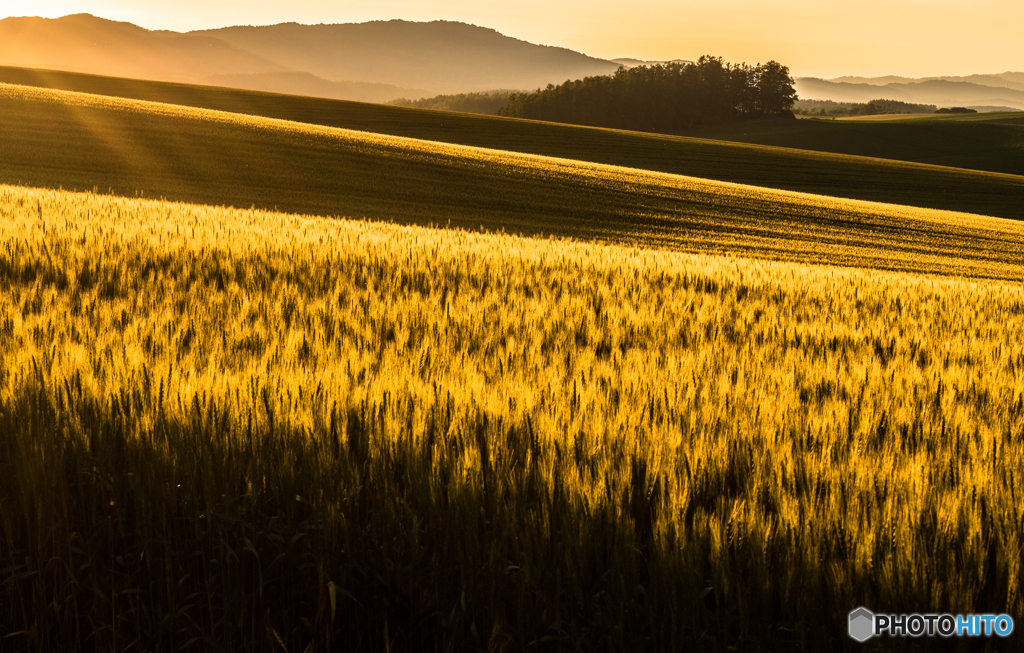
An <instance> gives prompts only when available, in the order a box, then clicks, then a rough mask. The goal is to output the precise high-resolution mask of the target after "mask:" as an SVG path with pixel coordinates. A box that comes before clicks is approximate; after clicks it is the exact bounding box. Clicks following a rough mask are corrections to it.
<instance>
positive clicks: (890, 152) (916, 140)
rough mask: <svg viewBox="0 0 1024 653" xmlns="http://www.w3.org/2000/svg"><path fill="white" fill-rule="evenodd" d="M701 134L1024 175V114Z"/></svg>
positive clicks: (787, 124) (799, 123)
mask: <svg viewBox="0 0 1024 653" xmlns="http://www.w3.org/2000/svg"><path fill="white" fill-rule="evenodd" d="M876 118H880V119H881V118H885V116H876ZM696 134H699V135H701V136H704V137H707V138H716V139H722V140H728V141H736V142H741V143H756V144H759V145H772V146H778V147H793V148H797V149H802V150H814V151H817V152H833V153H836V154H850V155H855V156H869V157H877V158H882V159H895V160H901V161H911V162H915V163H928V164H932V165H940V166H952V167H958V168H971V169H973V170H985V171H988V172H1002V173H1007V174H1013V175H1024V113H991V114H967V115H964V116H961V115H950V116H940V117H934V118H933V117H928V118H917V119H901V120H899V121H895V120H891V121H887V120H878V121H871V122H867V121H864V120H856V119H851V120H835V121H832V120H788V121H763V122H758V123H744V124H734V125H724V126H720V127H712V128H708V129H705V130H702V131H700V132H696Z"/></svg>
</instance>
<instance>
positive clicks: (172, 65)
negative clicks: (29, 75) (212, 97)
mask: <svg viewBox="0 0 1024 653" xmlns="http://www.w3.org/2000/svg"><path fill="white" fill-rule="evenodd" d="M0 64H4V65H9V66H24V67H26V68H47V69H52V70H68V71H73V72H84V73H94V74H98V75H111V76H115V77H135V78H143V79H159V80H164V81H175V82H200V81H201V80H202V79H203V78H204V77H206V76H207V75H211V74H252V73H264V72H278V71H283V70H285V68H284V67H283V66H281V65H279V64H276V63H272V62H271V61H268V60H267V59H265V58H263V57H260V56H258V55H255V54H252V53H250V52H246V51H244V50H241V49H239V48H236V47H234V46H232V45H229V44H227V43H225V42H224V41H222V40H220V39H217V38H213V37H210V36H206V35H203V34H180V33H177V32H164V31H159V32H157V31H150V30H147V29H143V28H142V27H138V26H137V25H133V24H131V23H122V22H116V21H112V20H106V19H103V18H96V17H95V16H90V15H89V14H75V15H73V16H64V17H63V18H54V19H49V18H34V17H27V18H5V19H3V20H0Z"/></svg>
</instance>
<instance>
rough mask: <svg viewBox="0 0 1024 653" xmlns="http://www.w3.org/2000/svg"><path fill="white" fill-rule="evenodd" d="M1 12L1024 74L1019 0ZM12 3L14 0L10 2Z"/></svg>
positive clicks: (842, 68) (833, 67) (379, 3)
mask: <svg viewBox="0 0 1024 653" xmlns="http://www.w3.org/2000/svg"><path fill="white" fill-rule="evenodd" d="M0 4H2V5H7V6H0V17H6V16H17V15H36V16H46V17H50V18H56V17H58V16H63V15H66V14H73V13H90V14H94V15H96V16H101V17H103V18H110V19H115V20H126V21H129V22H132V23H135V24H137V25H141V26H143V27H146V28H149V29H171V30H176V31H187V30H191V29H202V28H209V27H223V26H226V25H268V24H274V23H281V22H299V23H350V22H363V21H367V20H388V19H392V18H402V19H406V20H436V19H444V20H457V21H462V22H466V23H473V24H476V25H482V26H485V27H492V28H494V29H496V30H498V31H499V32H502V33H503V34H506V35H508V36H513V37H515V38H519V39H523V40H526V41H530V42H533V43H541V44H544V45H558V46H564V47H567V48H571V49H573V50H579V51H581V52H584V53H586V54H589V55H592V56H595V57H601V58H606V59H611V58H615V57H635V58H639V59H676V58H681V59H695V58H697V57H698V56H700V55H701V54H714V55H719V56H722V57H724V58H725V59H726V60H727V61H733V62H740V61H745V62H747V63H757V62H764V61H767V60H769V59H775V60H777V61H780V62H782V63H784V64H786V65H788V66H789V67H790V70H791V71H792V73H793V74H794V75H797V76H819V77H836V76H840V75H904V76H908V77H922V76H929V75H968V74H972V73H998V72H1004V71H1007V70H1014V71H1024V2H1022V0H975V1H974V2H964V1H963V0H884V1H882V0H854V1H852V2H851V1H847V2H829V1H828V0H795V1H793V0H791V1H787V2H782V3H778V2H776V3H768V2H762V1H759V0H718V1H715V0H710V1H708V0H703V1H701V2H695V1H692V0H681V1H680V0H676V1H674V2H673V1H669V0H632V2H623V1H622V0H614V1H613V0H512V1H510V0H500V1H498V0H450V1H447V2H431V1H429V0H428V1H411V0H409V1H405V0H374V1H372V2H370V1H359V2H353V1H348V2H337V1H335V2H331V1H328V0H290V1H289V2H281V1H280V0H273V1H270V0H256V1H252V0H78V1H75V0H33V2H31V3H21V2H10V0H4V1H3V2H2V3H0ZM9 5H17V6H14V7H11V6H9Z"/></svg>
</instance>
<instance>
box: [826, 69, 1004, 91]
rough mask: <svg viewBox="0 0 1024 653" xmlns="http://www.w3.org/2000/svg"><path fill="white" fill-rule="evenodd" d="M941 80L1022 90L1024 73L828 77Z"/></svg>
mask: <svg viewBox="0 0 1024 653" xmlns="http://www.w3.org/2000/svg"><path fill="white" fill-rule="evenodd" d="M935 80H941V81H946V82H970V83H971V84H978V85H980V86H992V87H995V88H1012V89H1015V90H1018V91H1024V73H1013V72H1006V73H1002V74H999V75H940V76H938V77H919V78H913V77H897V76H895V75H887V76H885V77H853V76H850V75H847V76H844V77H836V78H834V79H829V80H826V81H829V82H848V83H851V84H871V85H872V86H885V85H886V84H913V83H916V82H929V81H935Z"/></svg>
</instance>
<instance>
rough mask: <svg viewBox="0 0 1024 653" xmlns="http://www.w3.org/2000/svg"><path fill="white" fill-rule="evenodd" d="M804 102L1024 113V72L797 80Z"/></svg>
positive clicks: (798, 89)
mask: <svg viewBox="0 0 1024 653" xmlns="http://www.w3.org/2000/svg"><path fill="white" fill-rule="evenodd" d="M796 91H797V94H798V95H799V96H800V99H802V100H832V101H834V102H870V101H871V100H877V99H886V100H900V101H901V102H911V103H914V104H934V105H936V106H939V107H951V106H966V107H970V108H974V109H977V110H979V111H985V110H991V111H995V110H1006V109H1020V110H1024V73H1017V72H1006V73H1001V74H998V75H970V76H966V77H954V76H950V77H923V78H920V79H912V78H907V77H895V76H892V75H890V76H886V77H837V78H835V79H818V78H815V77H802V78H798V79H797V80H796Z"/></svg>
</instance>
